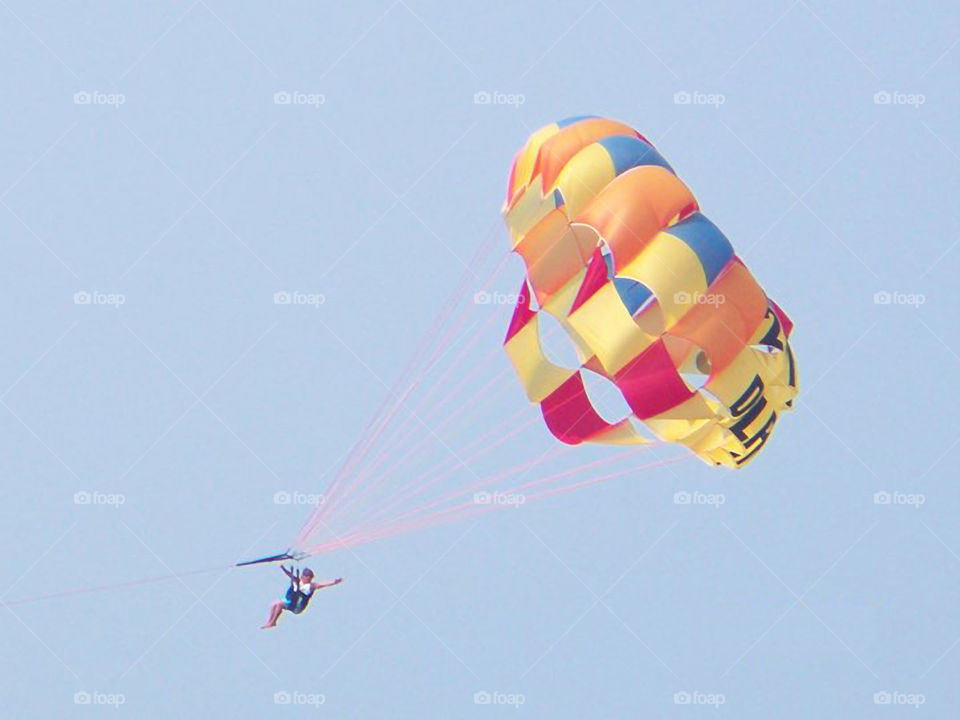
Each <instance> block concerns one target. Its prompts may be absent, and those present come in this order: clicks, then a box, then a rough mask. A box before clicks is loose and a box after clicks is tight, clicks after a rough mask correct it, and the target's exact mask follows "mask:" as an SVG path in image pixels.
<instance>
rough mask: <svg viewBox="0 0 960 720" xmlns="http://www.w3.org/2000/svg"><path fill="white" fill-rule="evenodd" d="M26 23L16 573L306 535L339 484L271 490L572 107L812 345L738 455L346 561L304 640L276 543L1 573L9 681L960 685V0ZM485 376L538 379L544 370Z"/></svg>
mask: <svg viewBox="0 0 960 720" xmlns="http://www.w3.org/2000/svg"><path fill="white" fill-rule="evenodd" d="M0 27H2V37H3V43H0V54H2V61H3V64H4V67H5V68H6V72H4V73H3V74H2V79H0V88H2V91H3V93H4V96H5V98H6V100H7V102H5V103H3V107H2V109H0V124H2V129H3V132H2V133H0V167H2V171H0V234H2V237H3V248H4V252H3V260H4V262H3V263H2V264H0V277H2V283H0V298H2V301H3V304H4V307H5V312H3V313H0V323H2V326H0V332H2V337H3V338H4V339H5V343H4V346H5V351H4V352H3V353H0V427H2V432H0V444H2V445H0V474H2V475H0V476H2V488H3V502H2V503H0V518H2V522H0V528H2V530H0V533H2V534H0V537H2V538H3V540H4V547H5V549H6V552H5V553H4V554H3V559H2V560H0V579H2V587H0V597H2V599H3V601H7V602H9V601H11V600H16V599H20V598H32V597H36V596H41V595H45V594H48V593H55V592H58V591H60V590H65V589H71V588H86V587H92V586H98V585H113V584H116V583H123V582H126V581H130V580H137V579H140V578H147V577H152V576H156V575H163V574H167V573H170V572H172V571H176V572H180V571H187V570H193V569H199V568H207V567H210V566H218V565H222V564H224V563H229V562H230V561H232V560H235V559H238V558H240V557H243V556H248V555H251V554H257V553H262V554H266V553H271V552H275V551H277V550H279V549H282V548H283V547H285V546H286V545H287V543H288V542H289V541H290V539H291V538H292V537H293V536H294V535H295V534H296V532H297V530H298V529H299V527H300V525H301V524H302V522H303V521H304V519H305V518H306V516H307V514H308V513H309V508H307V507H303V506H297V505H294V504H287V505H284V504H277V503H275V502H274V497H275V494H276V493H277V492H290V491H299V492H303V493H312V492H322V491H323V489H324V487H325V486H326V483H327V482H328V480H329V477H330V475H329V473H330V469H331V467H332V466H334V465H335V464H336V462H337V461H338V460H339V459H340V458H341V457H342V456H343V455H344V453H346V452H347V451H348V449H349V448H350V447H351V445H352V444H353V443H354V442H355V441H356V439H357V438H358V437H359V436H360V434H361V433H362V432H363V429H364V427H365V426H366V424H367V422H368V421H369V419H370V417H371V415H372V414H373V413H374V412H375V410H376V409H377V407H378V406H379V405H380V403H381V402H382V401H383V399H384V397H385V396H386V394H387V389H386V387H388V386H390V385H391V384H392V383H393V382H394V381H395V380H396V378H397V376H398V374H399V373H400V370H401V368H402V367H403V365H404V364H405V363H406V362H407V361H408V360H409V359H410V357H411V354H412V353H413V352H414V350H415V348H416V346H417V343H418V339H419V338H420V337H421V336H422V335H423V333H424V332H425V331H426V330H427V329H428V328H429V327H430V325H431V322H432V321H433V319H434V317H435V315H436V313H437V310H438V308H440V307H442V306H443V303H444V299H445V298H446V297H447V296H448V295H449V293H450V291H451V289H452V288H453V287H454V285H455V283H456V280H457V278H458V277H459V275H460V274H461V273H462V272H463V268H464V264H465V263H468V259H469V258H470V257H471V255H472V254H473V253H474V251H475V250H476V248H477V247H478V246H479V245H480V244H481V243H482V242H483V241H484V239H485V238H487V237H488V234H489V233H490V232H491V231H492V229H494V230H495V231H496V232H498V233H500V235H499V240H498V242H499V243H500V246H501V247H502V248H506V244H507V239H506V235H505V233H504V232H502V231H500V228H499V218H498V211H499V207H500V203H501V202H502V196H503V191H504V186H505V182H506V174H507V171H508V169H509V163H510V160H511V157H512V154H513V152H514V151H515V150H516V148H517V147H519V146H520V145H521V144H522V143H523V142H524V140H525V139H526V137H527V135H528V134H529V133H530V132H531V131H532V130H534V129H536V128H537V127H539V126H541V125H543V124H546V123H548V122H551V121H553V120H555V119H559V118H563V117H566V116H570V115H579V114H598V115H605V116H609V117H614V118H617V119H620V120H623V121H625V122H627V123H629V124H631V125H632V126H634V127H636V128H637V129H638V130H640V131H641V132H643V133H644V134H645V135H647V136H648V137H649V138H650V139H651V140H652V141H653V142H654V143H656V145H657V147H658V149H659V150H660V151H661V152H662V153H663V155H664V156H665V157H666V158H667V159H668V160H669V161H670V163H671V164H672V166H673V167H674V168H675V169H676V171H677V172H678V174H679V175H680V177H681V178H682V179H683V180H684V181H685V182H686V183H687V184H688V185H689V186H690V187H691V188H692V189H693V191H694V193H695V194H696V196H697V198H698V200H699V201H700V204H701V207H702V208H703V210H704V212H705V213H706V214H707V215H708V216H709V217H710V218H711V219H712V220H713V221H714V222H715V223H716V224H717V225H718V226H719V227H720V228H722V229H723V231H724V232H725V234H726V235H727V236H728V237H729V238H730V239H731V240H732V242H733V244H734V246H735V248H736V249H737V251H738V253H739V254H740V256H741V257H742V258H743V259H744V260H745V262H746V263H747V265H748V266H749V267H750V268H751V270H752V271H753V272H754V274H755V275H756V276H757V277H758V278H759V279H760V280H761V282H762V284H763V285H764V287H765V288H766V289H767V291H768V292H769V294H770V295H771V296H772V297H774V298H775V299H776V300H777V301H778V302H779V303H780V304H781V305H782V306H783V307H784V308H785V309H786V310H787V311H788V312H789V314H790V315H791V317H792V319H793V320H794V322H795V324H796V330H795V335H794V340H793V343H794V347H795V350H796V353H797V357H798V361H799V364H800V372H801V381H802V387H801V396H800V400H799V402H798V404H797V409H796V412H794V413H792V414H790V415H788V416H786V417H784V418H783V419H782V421H781V423H780V427H779V428H778V431H777V434H776V436H775V437H774V439H773V441H772V442H771V444H770V446H769V447H768V448H767V449H766V450H765V451H764V453H763V456H762V457H761V458H759V459H758V460H757V461H756V462H755V463H753V464H752V465H751V466H750V467H749V468H747V469H745V470H744V471H742V472H738V473H728V472H722V471H721V472H717V471H714V470H712V469H710V468H707V467H706V466H702V465H700V464H699V463H697V462H695V461H694V462H686V463H681V464H679V465H677V466H675V467H671V468H670V469H666V468H664V469H656V470H652V471H649V472H646V473H642V474H638V475H636V476H635V477H627V478H622V479H619V480H617V481H615V482H611V483H607V484H604V485H601V486H598V487H595V488H591V489H586V490H583V491H580V492H578V493H573V494H568V495H562V496H559V497H557V498H554V499H552V500H549V501H544V502H542V503H535V504H533V503H532V504H530V505H528V506H524V507H522V508H520V509H519V510H516V511H512V510H511V511H510V512H504V513H492V514H491V515H489V516H485V517H483V518H482V519H479V520H476V521H468V522H465V523H462V524H456V525H451V526H449V527H444V528H440V529H435V530H429V531H424V532H421V533H415V534H410V535H406V536H401V537H397V538H393V539H390V540H387V541H383V542H380V543H374V544H370V545H364V546H361V547H358V548H356V549H355V550H354V551H353V552H341V553H336V554H331V555H329V556H325V557H323V558H316V559H314V560H313V561H312V564H313V566H314V567H315V568H316V569H317V571H318V573H319V574H320V575H322V576H334V575H343V576H344V577H346V578H347V581H346V582H345V584H344V585H342V586H341V587H338V588H336V589H333V590H329V591H325V592H324V594H323V595H322V596H320V597H319V598H318V599H317V600H316V601H315V603H314V606H313V607H312V608H311V609H310V611H309V612H308V613H307V614H306V615H304V616H302V617H300V618H296V619H294V620H291V619H289V618H285V619H284V620H283V621H281V625H280V627H279V628H278V630H277V631H275V632H273V633H263V632H261V631H260V630H258V629H257V626H258V625H259V624H260V622H262V619H263V616H264V614H265V611H266V606H267V604H268V603H269V602H270V601H271V600H272V599H273V598H274V597H276V596H277V594H278V593H279V592H280V591H281V590H282V583H281V582H280V580H282V578H281V576H280V575H279V573H278V572H277V571H276V570H273V569H270V568H255V569H249V570H244V571H238V572H229V573H225V574H223V573H210V574H204V575H194V576H187V577H184V578H182V581H177V580H171V581H168V582H164V583H156V584H146V585H141V586H136V587H133V588H129V589H115V590H112V591H110V592H106V593H92V594H87V595H76V596H70V597H66V598H63V599H60V600H50V601H43V602H33V603H24V604H20V605H12V606H9V607H6V608H4V609H2V611H0V623H2V626H3V628H2V632H3V637H4V649H3V651H2V652H0V663H2V665H0V702H2V704H3V706H4V709H5V713H6V714H7V715H9V716H10V717H22V718H34V717H36V718H45V717H50V716H68V717H72V716H78V717H87V716H94V715H96V714H97V713H98V712H114V709H113V707H112V706H111V705H110V703H118V702H121V701H122V706H121V710H120V712H125V713H127V714H130V715H132V716H135V717H144V718H150V717H158V718H160V717H164V718H165V717H170V716H183V717H198V716H201V715H206V714H208V713H210V712H218V713H227V714H229V715H231V716H232V717H262V716H263V715H265V714H270V713H277V714H282V713H289V714H291V715H294V714H298V715H304V716H307V715H309V714H310V713H316V712H317V707H316V706H317V705H319V712H320V713H325V714H329V715H333V716H337V717H363V718H376V717H396V718H406V717H410V718H413V717H424V716H427V717H434V716H439V717H478V718H485V717H499V716H505V717H518V716H520V715H529V716H536V717H545V716H549V717H558V718H566V717H570V718H574V717H585V716H586V717H598V718H600V717H602V718H621V717H649V718H659V717H678V716H683V715H687V714H690V715H696V714H698V713H713V715H711V716H717V717H736V718H754V717H757V718H759V717H771V716H774V717H781V718H792V717H797V718H809V717H836V716H841V714H842V716H844V717H868V716H871V717H872V716H873V715H874V713H875V712H877V703H885V702H886V701H889V703H890V704H897V705H904V706H905V707H900V708H897V709H893V708H888V710H890V711H892V712H894V713H896V712H907V711H908V710H909V711H911V712H913V707H911V704H919V705H920V711H921V712H925V713H928V714H932V715H933V716H935V717H947V716H949V715H950V714H951V713H953V714H955V713H956V711H957V708H958V707H960V694H958V691H957V689H956V684H955V683H954V682H953V679H954V677H955V676H956V672H957V669H958V667H960V647H958V646H960V619H958V618H957V616H956V613H955V608H956V606H957V600H958V595H960V531H958V529H957V525H956V522H955V518H956V516H957V513H958V510H960V507H958V505H960V501H958V498H957V494H956V492H955V491H954V490H953V488H952V484H951V481H952V474H951V469H952V468H953V467H954V466H955V463H956V461H957V459H958V457H960V446H958V444H957V438H958V435H957V432H958V426H960V421H958V420H957V418H956V413H955V412H954V409H953V403H954V401H955V399H956V397H957V391H958V383H957V380H956V378H957V377H958V372H957V371H958V370H960V343H958V341H957V337H958V331H960V322H958V319H957V313H956V309H957V307H958V304H957V300H956V295H955V293H956V288H955V277H956V276H957V272H958V270H960V247H958V237H960V215H958V212H957V209H956V201H955V198H956V197H957V195H958V191H960V173H958V172H957V170H958V166H960V165H958V163H960V134H958V127H960V125H958V123H957V116H958V109H960V108H958V100H957V96H956V92H955V88H954V85H955V83H952V82H951V80H950V78H956V77H957V74H958V69H960V68H958V64H960V47H958V38H960V11H958V9H957V8H956V7H955V6H952V5H950V4H948V3H945V2H919V3H917V2H914V3H895V2H886V3H879V4H878V3H863V2H851V3H839V2H807V1H804V0H801V1H799V2H790V1H789V0H788V1H786V2H773V3H766V4H760V5H758V4H757V3H752V2H729V3H723V4H717V3H708V2H699V3H694V4H687V5H677V4H671V3H659V4H652V3H651V4H637V3H626V2H618V1H615V0H600V1H598V2H589V1H584V2H557V3H551V4H546V3H526V4H520V5H518V4H516V3H501V2H492V3H474V4H456V3H440V2H435V1H434V0H426V1H423V2H420V1H419V0H398V1H397V2H392V3H391V2H389V1H388V0H385V1H384V2H376V3H349V4H337V5H334V4H319V3H297V4H292V3H291V4H286V3H285V4H281V5H280V6H270V7H267V6H264V5H263V4H261V3H247V2H243V3H237V2H233V3H227V2H212V1H210V0H200V1H199V2H190V1H189V0H188V1H187V2H169V3H163V4H159V5H150V6H139V5H136V4H129V3H119V2H108V3H97V4H95V5H90V4H88V3H75V2H58V3H54V4H48V5H38V4H36V3H27V2H20V1H19V0H8V1H7V2H5V3H4V4H3V5H2V6H0ZM278 92H280V93H282V92H287V93H299V95H296V98H295V101H294V102H292V103H290V104H277V103H275V102H274V97H275V94H276V93H278ZM78 93H79V95H78ZM477 93H499V95H497V96H496V97H498V98H510V99H511V102H504V103H498V102H494V103H489V104H477V103H475V101H474V99H475V95H476V94H477ZM678 93H681V95H678ZM682 93H687V94H688V95H687V96H684V95H682ZM684 97H691V98H694V101H693V102H689V103H686V102H683V101H682V100H683V98H684ZM519 278H520V274H519V267H518V266H517V265H516V264H513V265H510V266H509V267H508V269H507V270H506V271H505V273H504V275H502V276H500V278H498V281H497V283H498V284H497V289H499V290H502V291H503V292H512V291H514V290H515V289H516V286H517V285H518V282H519ZM472 290H473V288H470V291H471V292H472ZM282 291H300V292H304V293H314V294H316V295H322V296H323V300H324V302H323V303H322V305H320V306H319V307H311V306H306V307H303V306H278V305H276V304H275V303H274V302H273V296H274V294H275V293H277V292H282ZM77 293H88V294H90V295H89V297H90V298H91V299H92V300H93V301H92V302H91V303H89V304H84V303H83V302H80V303H77V302H75V296H76V294H77ZM877 293H887V294H888V295H880V296H877ZM80 297H81V298H83V297H85V296H82V295H81V296H80ZM878 298H879V301H878ZM884 298H890V299H891V300H892V302H890V303H884V302H882V300H883V299H884ZM497 336H498V332H491V334H490V338H491V340H490V342H491V343H496V342H497V340H498V337H497ZM491 362H492V363H502V362H503V361H502V358H499V359H497V360H495V361H491ZM498 367H499V366H498V365H496V364H491V366H490V369H491V372H493V371H495V370H496V369H497V368H498ZM489 402H490V404H489V407H488V412H489V414H488V415H485V416H484V422H489V423H494V422H495V421H496V419H497V418H503V417H507V416H510V415H512V414H514V413H516V412H518V411H520V410H521V408H522V407H523V406H522V402H523V401H522V398H521V397H520V394H519V391H518V390H517V388H516V387H515V383H514V382H513V379H512V378H508V382H505V383H504V385H503V387H499V388H497V390H496V392H495V393H492V394H491V396H490V398H489ZM528 410H529V412H530V413H535V408H533V407H529V408H528ZM442 424H443V421H442V418H441V420H440V423H439V425H438V427H441V426H442ZM478 427H479V428H480V429H482V428H483V427H487V426H484V425H480V426H478ZM490 427H493V425H490ZM473 429H474V428H470V430H473ZM465 436H466V437H469V433H467V434H465ZM552 442H553V441H552V440H551V438H550V437H549V436H548V435H547V433H546V432H545V431H543V430H542V429H539V431H533V432H531V434H530V435H529V436H526V439H525V440H524V442H523V443H518V444H513V445H510V446H509V447H508V448H505V449H504V450H503V452H499V453H498V454H497V457H496V462H497V463H499V464H500V465H501V466H507V465H513V464H516V463H520V462H522V461H523V460H524V459H526V458H528V457H530V455H531V453H539V452H543V451H544V450H547V449H549V448H550V446H551V443H552ZM438 452H439V451H438ZM654 452H655V453H657V457H670V456H671V452H670V450H669V449H665V450H656V451H654ZM587 453H588V455H584V457H601V455H602V451H597V450H588V451H587ZM589 453H593V454H592V455H589ZM598 453H601V454H598ZM438 459H442V456H441V457H440V458H438ZM681 491H687V492H693V491H700V492H708V493H722V495H723V497H724V503H723V505H722V506H721V507H719V508H716V507H710V506H695V505H677V504H675V503H674V501H673V498H674V494H675V493H677V492H681ZM84 492H86V493H99V494H98V495H97V496H96V497H97V498H99V499H101V500H103V499H105V498H106V500H104V502H99V501H98V502H96V503H90V504H83V503H78V502H76V501H75V497H77V496H76V493H84ZM876 493H891V494H892V495H891V496H890V497H892V498H893V502H891V503H889V504H883V503H877V502H875V494H876ZM79 497H81V498H82V497H84V496H79ZM111 497H112V498H113V499H117V498H122V504H119V505H118V504H116V503H113V504H109V498H111ZM880 497H881V499H882V498H884V497H887V496H880ZM907 500H910V501H912V503H911V502H901V501H907ZM104 503H106V504H104ZM77 693H81V695H79V696H78V695H77ZM277 693H281V695H280V696H279V698H280V699H281V700H282V699H283V698H285V697H287V698H290V699H291V704H292V705H296V706H294V707H280V708H278V707H277V698H278V696H277ZM282 693H288V695H286V696H285V695H282ZM477 693H481V695H479V696H477V695H476V694H477ZM482 693H489V695H486V696H485V695H482ZM678 693H679V695H678ZM684 693H686V695H684ZM878 693H879V694H878ZM485 697H489V698H490V699H491V702H490V703H489V704H483V703H482V702H481V703H478V702H476V700H477V699H479V700H483V699H484V698H485ZM685 699H689V700H690V705H691V707H686V706H683V705H682V704H678V703H682V702H683V701H684V700H685ZM86 700H89V704H84V702H85V701H86ZM321 700H322V704H320V701H321ZM721 702H722V704H719V706H718V707H717V706H716V703H721ZM519 703H522V704H519ZM705 703H714V705H706V706H705V705H704V704H705ZM921 703H922V704H921ZM518 704H519V707H518V706H517V705H518Z"/></svg>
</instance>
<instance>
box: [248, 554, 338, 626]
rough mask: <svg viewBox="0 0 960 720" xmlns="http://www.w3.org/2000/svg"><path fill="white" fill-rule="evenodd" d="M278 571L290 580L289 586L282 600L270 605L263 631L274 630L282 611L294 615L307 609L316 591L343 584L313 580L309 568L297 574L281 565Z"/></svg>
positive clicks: (333, 581)
mask: <svg viewBox="0 0 960 720" xmlns="http://www.w3.org/2000/svg"><path fill="white" fill-rule="evenodd" d="M280 569H281V570H283V572H284V574H285V575H286V576H287V577H288V578H290V586H289V587H288V588H287V592H286V594H285V595H284V597H283V600H277V601H275V602H274V603H273V604H271V605H270V614H269V616H268V617H267V622H266V623H265V624H263V625H261V626H260V627H261V629H263V630H268V629H270V628H275V627H276V626H277V620H279V619H280V615H282V614H283V611H284V610H286V611H287V612H291V613H293V614H294V615H299V614H300V613H302V612H303V611H304V610H306V609H307V605H309V604H310V600H311V599H312V598H313V594H314V592H316V591H317V590H322V589H323V588H327V587H330V586H332V585H339V584H340V583H342V582H343V578H336V579H335V580H320V581H317V580H314V576H313V570H311V569H310V568H304V569H303V572H299V571H296V570H293V569H292V568H289V569H288V568H286V567H284V566H283V565H281V566H280Z"/></svg>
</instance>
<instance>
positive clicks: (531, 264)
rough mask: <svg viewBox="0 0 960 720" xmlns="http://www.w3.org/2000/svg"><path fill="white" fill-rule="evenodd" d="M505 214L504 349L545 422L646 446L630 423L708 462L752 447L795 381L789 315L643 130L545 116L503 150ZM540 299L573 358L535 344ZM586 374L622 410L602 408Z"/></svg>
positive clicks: (577, 435)
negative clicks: (518, 265)
mask: <svg viewBox="0 0 960 720" xmlns="http://www.w3.org/2000/svg"><path fill="white" fill-rule="evenodd" d="M503 216H504V219H505V221H506V224H507V228H508V230H509V233H510V238H511V240H512V243H513V250H514V252H516V253H517V254H518V255H519V256H520V257H521V258H522V259H523V262H524V264H525V266H526V276H525V277H524V279H523V283H522V285H521V288H520V292H519V293H518V299H517V302H516V306H515V309H514V312H513V317H512V319H511V321H510V324H509V327H508V330H507V335H506V339H505V341H504V347H505V349H506V352H507V354H508V356H509V358H510V360H511V362H512V363H513V366H514V369H515V370H516V372H517V375H518V376H519V378H520V381H521V383H522V385H523V387H524V389H525V391H526V394H527V397H528V398H529V400H530V401H531V402H534V403H537V404H539V405H540V408H541V410H542V413H543V418H544V421H545V422H546V425H547V427H548V428H549V430H550V432H551V433H553V435H554V436H556V437H557V438H558V439H560V440H561V441H563V442H564V443H567V444H570V445H576V444H579V443H584V442H590V443H610V444H625V445H633V444H643V443H647V442H649V440H648V438H647V437H646V435H645V434H643V433H642V432H641V431H640V428H639V426H638V424H637V423H636V422H635V421H642V423H643V425H645V426H646V427H647V428H648V430H649V431H651V432H652V433H653V434H654V435H656V436H657V437H658V438H660V439H661V440H665V441H669V442H674V443H679V444H681V445H684V446H686V447H687V448H689V449H690V450H691V451H692V452H693V453H695V454H696V455H697V456H698V457H699V458H701V459H702V460H704V461H705V462H707V463H709V464H711V465H723V466H727V467H732V468H738V467H742V466H744V465H745V464H747V463H748V462H749V461H750V460H752V459H753V458H754V457H756V456H757V453H759V451H760V450H761V449H762V448H763V447H764V446H765V445H766V443H767V441H768V440H769V439H770V436H771V434H772V432H773V430H774V427H775V425H776V423H777V420H778V417H779V415H780V413H782V412H784V411H785V410H788V409H790V407H791V405H792V402H793V398H794V397H795V396H796V394H797V388H798V384H797V367H796V362H795V360H794V356H793V352H792V350H791V348H790V343H789V337H790V333H791V330H792V323H791V322H790V319H789V318H788V317H787V315H786V313H784V311H783V310H782V309H781V308H780V307H779V306H778V305H777V304H776V303H775V302H774V301H773V300H772V299H770V298H768V297H767V295H766V294H765V293H764V291H763V289H762V288H761V287H760V285H759V284H758V283H757V281H756V280H755V279H754V277H753V275H751V273H750V271H749V270H747V268H746V266H745V265H744V263H743V262H742V261H741V260H740V258H738V257H737V255H736V253H735V251H734V249H733V246H732V245H731V243H730V241H729V240H728V239H727V238H726V237H725V236H724V234H723V233H722V232H721V231H720V229H719V228H717V226H716V225H714V224H713V223H712V222H710V220H709V219H708V218H707V217H706V216H705V215H703V214H702V213H701V212H700V207H699V205H698V203H697V201H696V199H695V198H694V196H693V194H692V193H691V192H690V190H689V189H688V188H687V186H686V185H685V184H684V183H683V182H682V181H681V180H680V179H679V178H678V177H677V175H676V173H675V172H674V171H673V168H672V167H671V166H670V164H669V163H668V162H667V161H666V160H665V159H664V158H663V157H662V156H661V155H660V153H658V152H657V150H656V149H655V148H654V146H653V144H652V143H650V141H649V140H647V139H646V138H645V137H644V136H643V135H641V134H640V133H638V132H637V131H636V130H634V129H632V128H630V127H629V126H627V125H624V124H622V123H619V122H616V121H614V120H607V119H604V118H599V117H577V118H570V119H567V120H563V121H561V122H557V123H554V124H552V125H548V126H546V127H544V128H541V129H540V130H538V131H536V132H535V133H533V135H531V136H530V138H529V140H528V141H527V143H526V145H524V146H523V147H522V148H521V149H520V150H519V151H518V152H517V154H516V156H515V158H514V162H513V167H512V168H511V171H510V179H509V183H508V188H507V198H506V202H505V204H504V207H503ZM542 313H547V314H548V315H549V316H551V317H552V318H553V319H555V320H556V321H557V322H558V323H559V324H560V325H561V326H562V328H563V330H565V332H566V335H567V337H568V338H569V341H570V342H571V343H572V344H573V345H574V347H575V349H576V352H577V357H578V358H579V361H580V362H579V366H574V367H563V366H561V365H559V364H557V363H555V362H553V361H551V360H550V359H549V358H548V357H547V355H546V354H545V353H544V349H543V344H542V343H541V328H540V324H541V323H540V320H539V318H540V316H541V314H542ZM590 373H595V374H597V375H599V376H601V377H602V378H604V379H606V380H607V381H610V382H611V383H613V385H615V386H616V388H617V390H619V392H620V393H621V394H622V396H623V399H624V400H625V401H626V404H627V406H629V410H630V413H629V414H627V415H626V416H624V417H622V418H618V419H614V420H613V421H611V420H608V419H605V418H604V417H602V415H601V413H600V412H599V411H598V409H597V408H596V407H595V405H594V403H593V401H592V400H591V397H590V395H589V394H588V391H587V388H586V386H585V382H584V380H585V379H587V378H588V377H589V374H590Z"/></svg>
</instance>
